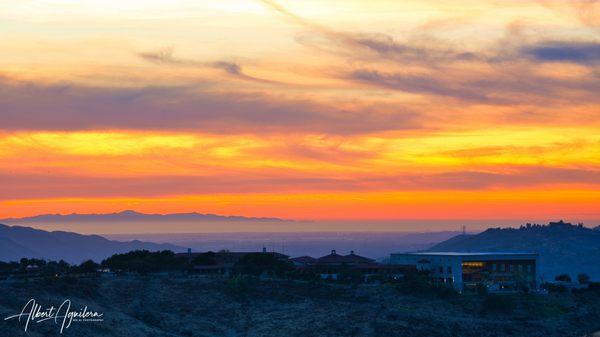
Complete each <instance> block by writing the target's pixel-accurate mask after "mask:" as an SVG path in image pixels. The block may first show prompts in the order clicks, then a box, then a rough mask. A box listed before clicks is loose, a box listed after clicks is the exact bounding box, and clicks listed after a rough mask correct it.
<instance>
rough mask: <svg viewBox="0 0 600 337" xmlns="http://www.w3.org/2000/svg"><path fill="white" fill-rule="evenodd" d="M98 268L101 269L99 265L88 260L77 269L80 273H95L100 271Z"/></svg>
mask: <svg viewBox="0 0 600 337" xmlns="http://www.w3.org/2000/svg"><path fill="white" fill-rule="evenodd" d="M98 268H100V265H99V264H97V263H96V262H94V261H92V260H87V261H84V262H82V263H81V264H80V265H79V266H78V267H77V271H79V272H80V273H95V272H96V271H97V270H98Z"/></svg>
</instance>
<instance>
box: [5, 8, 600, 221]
mask: <svg viewBox="0 0 600 337" xmlns="http://www.w3.org/2000/svg"><path fill="white" fill-rule="evenodd" d="M0 32H1V37H2V38H1V39H0V51H1V52H0V218H5V217H22V216H30V215H36V214H42V213H72V212H78V213H104V212H117V211H121V210H124V209H135V210H137V211H141V212H153V213H172V212H192V211H197V212H201V213H217V214H226V215H246V216H268V217H282V218H287V219H313V220H340V219H342V220H343V219H353V220H360V219H371V220H395V219H398V220H406V219H450V220H452V219H454V220H456V219H514V220H515V221H517V223H520V222H524V221H529V220H537V219H539V220H545V219H548V220H549V219H561V218H564V219H565V220H570V221H574V222H577V221H584V222H586V221H596V220H598V219H600V2H599V1H592V0H580V1H565V0H561V1H559V0H539V1H528V0H505V1H491V0H463V1H441V0H407V1H392V0H369V1H367V0H344V1H342V0H328V1H323V0H321V1H317V0H303V1H291V0H285V1H284V0H281V1H270V0H265V1H259V0H256V1H254V0H247V1H242V0H219V1H210V2H209V1H197V0H195V1H192V0H190V1H186V0H179V1H175V0H164V1H163V0H160V1H156V0H154V1H153V0H144V1H126V0H123V1H100V0H88V1H85V0H45V1H41V0H40V1H29V0H19V1H12V0H0ZM597 224H600V223H597ZM597 224H596V225H597Z"/></svg>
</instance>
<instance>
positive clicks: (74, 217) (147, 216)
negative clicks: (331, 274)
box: [0, 210, 290, 224]
mask: <svg viewBox="0 0 600 337" xmlns="http://www.w3.org/2000/svg"><path fill="white" fill-rule="evenodd" d="M194 220H195V221H242V222H243V221H264V222H279V221H290V220H284V219H280V218H275V217H246V216H239V215H232V216H227V215H217V214H211V213H206V214H204V213H198V212H190V213H167V214H158V213H141V212H137V211H134V210H124V211H121V212H115V213H82V214H80V213H71V214H40V215H35V216H30V217H22V218H6V219H0V223H2V222H4V223H9V224H11V223H39V222H48V221H57V222H78V221H98V222H102V221H107V222H114V221H125V222H127V221H194Z"/></svg>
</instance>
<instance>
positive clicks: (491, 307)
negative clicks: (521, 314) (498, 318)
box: [482, 294, 516, 314]
mask: <svg viewBox="0 0 600 337" xmlns="http://www.w3.org/2000/svg"><path fill="white" fill-rule="evenodd" d="M482 305H483V308H482V311H483V312H485V313H503V314H509V313H511V312H513V310H514V309H515V306H516V303H515V301H514V299H513V298H512V297H511V296H507V295H497V294H488V295H486V296H485V298H484V299H483V303H482Z"/></svg>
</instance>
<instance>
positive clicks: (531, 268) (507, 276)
mask: <svg viewBox="0 0 600 337" xmlns="http://www.w3.org/2000/svg"><path fill="white" fill-rule="evenodd" d="M390 263H392V264H398V265H414V266H415V268H416V269H417V270H419V271H425V272H427V273H428V275H429V277H430V278H431V280H432V281H433V282H434V283H436V284H448V285H450V286H452V287H454V289H456V290H457V291H460V292H462V291H466V290H475V289H477V288H479V287H485V288H486V289H487V290H488V291H494V292H495V291H517V290H523V289H525V288H527V289H537V288H538V286H539V282H538V276H539V258H538V254H534V253H451V252H431V253H399V254H391V256H390Z"/></svg>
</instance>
